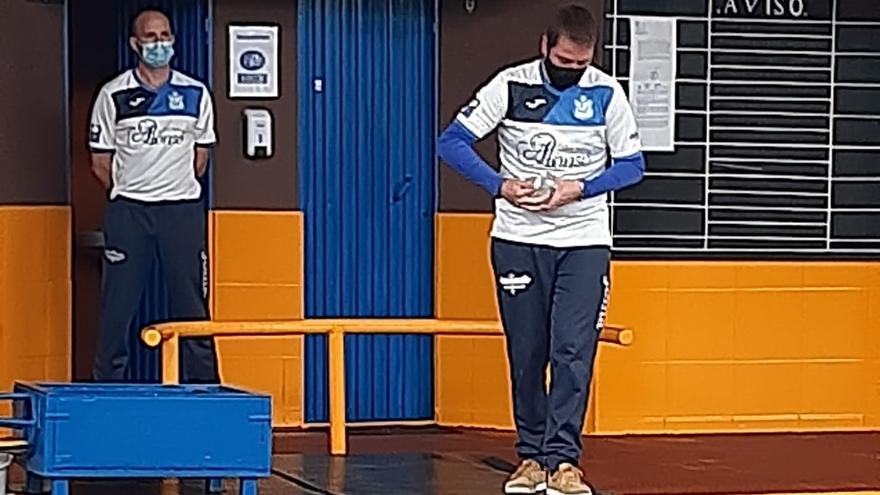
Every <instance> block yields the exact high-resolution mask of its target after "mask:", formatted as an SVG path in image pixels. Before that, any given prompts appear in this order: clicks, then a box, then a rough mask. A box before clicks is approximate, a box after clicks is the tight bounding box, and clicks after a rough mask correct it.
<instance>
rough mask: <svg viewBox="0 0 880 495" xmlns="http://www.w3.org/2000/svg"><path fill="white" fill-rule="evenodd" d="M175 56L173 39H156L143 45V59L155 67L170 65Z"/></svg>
mask: <svg viewBox="0 0 880 495" xmlns="http://www.w3.org/2000/svg"><path fill="white" fill-rule="evenodd" d="M173 56H174V42H173V41H156V42H153V43H143V44H142V45H141V60H143V61H144V63H145V64H147V65H148V66H150V67H152V68H154V69H156V68H159V67H165V66H166V65H168V63H169V62H171V57H173Z"/></svg>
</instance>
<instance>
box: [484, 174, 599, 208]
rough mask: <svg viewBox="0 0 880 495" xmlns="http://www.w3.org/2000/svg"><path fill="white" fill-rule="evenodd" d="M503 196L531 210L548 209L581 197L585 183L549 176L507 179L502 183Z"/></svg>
mask: <svg viewBox="0 0 880 495" xmlns="http://www.w3.org/2000/svg"><path fill="white" fill-rule="evenodd" d="M501 196H502V197H503V198H504V199H506V200H507V201H510V202H511V203H513V204H514V205H516V206H519V207H520V208H523V209H526V210H529V211H548V210H554V209H556V208H559V207H561V206H565V205H567V204H569V203H573V202H575V201H577V200H579V199H581V197H582V196H583V183H582V182H580V181H576V180H559V179H549V178H547V179H542V178H538V179H537V180H535V181H534V182H533V181H525V180H516V179H507V180H505V181H504V183H503V184H502V185H501Z"/></svg>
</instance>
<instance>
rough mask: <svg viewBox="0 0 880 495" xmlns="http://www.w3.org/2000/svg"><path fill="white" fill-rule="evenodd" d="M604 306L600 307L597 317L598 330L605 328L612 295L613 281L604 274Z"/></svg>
mask: <svg viewBox="0 0 880 495" xmlns="http://www.w3.org/2000/svg"><path fill="white" fill-rule="evenodd" d="M602 286H603V291H602V292H603V294H602V306H601V307H600V308H599V316H598V317H597V318H596V330H598V331H600V332H601V331H602V329H603V328H605V315H607V314H608V299H609V298H610V296H611V281H610V280H608V275H602Z"/></svg>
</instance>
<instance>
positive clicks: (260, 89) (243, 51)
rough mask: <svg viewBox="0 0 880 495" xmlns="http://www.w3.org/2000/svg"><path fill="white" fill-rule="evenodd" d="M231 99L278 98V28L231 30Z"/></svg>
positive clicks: (253, 27)
mask: <svg viewBox="0 0 880 495" xmlns="http://www.w3.org/2000/svg"><path fill="white" fill-rule="evenodd" d="M229 97H230V98H277V97H278V26H229Z"/></svg>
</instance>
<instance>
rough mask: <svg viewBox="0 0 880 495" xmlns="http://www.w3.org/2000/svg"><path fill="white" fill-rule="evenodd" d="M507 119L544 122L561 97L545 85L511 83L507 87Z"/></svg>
mask: <svg viewBox="0 0 880 495" xmlns="http://www.w3.org/2000/svg"><path fill="white" fill-rule="evenodd" d="M507 88H508V89H507V90H508V102H509V104H508V106H507V116H506V117H507V118H508V119H510V120H513V121H516V122H543V121H544V119H545V118H546V117H547V114H548V113H549V112H550V109H552V108H553V105H555V104H556V102H557V101H558V100H559V96H557V94H555V93H553V92H552V91H550V90H548V89H547V88H546V87H545V86H544V85H543V84H540V83H538V84H526V83H521V82H511V83H509V84H508V86H507Z"/></svg>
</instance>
